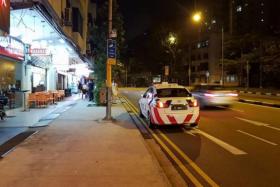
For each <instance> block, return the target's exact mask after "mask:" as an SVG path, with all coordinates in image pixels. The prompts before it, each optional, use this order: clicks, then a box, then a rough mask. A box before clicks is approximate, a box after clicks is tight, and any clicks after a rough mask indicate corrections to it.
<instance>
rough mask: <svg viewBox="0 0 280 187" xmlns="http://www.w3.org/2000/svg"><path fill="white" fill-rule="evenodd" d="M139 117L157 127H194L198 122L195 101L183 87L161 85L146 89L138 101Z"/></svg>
mask: <svg viewBox="0 0 280 187" xmlns="http://www.w3.org/2000/svg"><path fill="white" fill-rule="evenodd" d="M139 106H140V116H141V117H144V118H146V119H147V120H148V122H149V127H150V128H154V127H155V126H157V125H188V126H190V127H195V126H197V125H198V121H199V107H198V104H197V100H196V99H195V98H194V97H193V96H192V94H191V93H190V92H189V91H188V90H187V89H186V88H185V87H183V86H179V85H178V84H168V83H161V84H155V85H153V86H151V87H149V88H148V89H147V91H146V92H145V93H144V95H142V97H141V98H140V100H139Z"/></svg>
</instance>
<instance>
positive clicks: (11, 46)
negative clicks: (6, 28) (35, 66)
mask: <svg viewBox="0 0 280 187" xmlns="http://www.w3.org/2000/svg"><path fill="white" fill-rule="evenodd" d="M0 2H1V0H0ZM0 55H3V56H7V57H10V58H14V59H16V60H24V44H23V43H22V42H20V41H18V40H16V39H14V38H11V37H9V36H7V37H4V36H0Z"/></svg>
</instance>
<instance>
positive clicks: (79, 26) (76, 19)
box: [72, 7, 83, 37]
mask: <svg viewBox="0 0 280 187" xmlns="http://www.w3.org/2000/svg"><path fill="white" fill-rule="evenodd" d="M72 20H73V25H72V31H73V32H78V33H80V35H81V37H83V17H82V15H81V12H80V10H79V9H78V8H75V7H73V8H72Z"/></svg>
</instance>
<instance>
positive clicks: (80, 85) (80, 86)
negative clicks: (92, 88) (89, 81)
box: [78, 81, 83, 94]
mask: <svg viewBox="0 0 280 187" xmlns="http://www.w3.org/2000/svg"><path fill="white" fill-rule="evenodd" d="M82 89H83V85H82V83H81V81H79V82H78V90H79V94H80V93H82Z"/></svg>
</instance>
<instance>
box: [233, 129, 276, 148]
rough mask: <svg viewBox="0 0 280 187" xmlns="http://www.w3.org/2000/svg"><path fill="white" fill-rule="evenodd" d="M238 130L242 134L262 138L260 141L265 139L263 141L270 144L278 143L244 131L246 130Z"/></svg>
mask: <svg viewBox="0 0 280 187" xmlns="http://www.w3.org/2000/svg"><path fill="white" fill-rule="evenodd" d="M237 132H240V133H242V134H245V135H248V136H250V137H253V138H255V139H258V140H260V141H263V142H265V143H268V144H270V145H274V146H276V145H277V144H276V143H273V142H271V141H268V140H266V139H263V138H260V137H258V136H255V135H253V134H250V133H247V132H244V131H242V130H237Z"/></svg>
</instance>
